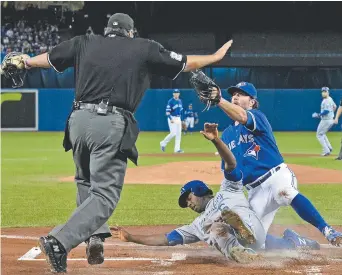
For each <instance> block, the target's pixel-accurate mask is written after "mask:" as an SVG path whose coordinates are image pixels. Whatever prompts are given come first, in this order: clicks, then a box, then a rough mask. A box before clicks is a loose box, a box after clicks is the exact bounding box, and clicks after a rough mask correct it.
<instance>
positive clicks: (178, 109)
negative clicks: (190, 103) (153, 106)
mask: <svg viewBox="0 0 342 275" xmlns="http://www.w3.org/2000/svg"><path fill="white" fill-rule="evenodd" d="M182 111H183V104H182V100H180V99H174V98H171V99H170V100H169V101H168V102H167V106H166V112H167V113H170V115H171V116H181V114H182Z"/></svg>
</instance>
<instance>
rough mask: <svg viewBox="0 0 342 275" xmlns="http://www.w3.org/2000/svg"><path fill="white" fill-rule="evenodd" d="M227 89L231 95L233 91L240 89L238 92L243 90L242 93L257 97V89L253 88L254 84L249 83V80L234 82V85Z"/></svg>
mask: <svg viewBox="0 0 342 275" xmlns="http://www.w3.org/2000/svg"><path fill="white" fill-rule="evenodd" d="M227 91H228V93H230V94H231V95H233V94H234V92H236V91H240V92H243V93H245V94H247V95H249V96H251V97H252V98H258V92H257V90H256V89H255V87H254V85H253V84H252V83H249V82H240V83H238V84H236V85H235V86H232V87H229V88H228V89H227Z"/></svg>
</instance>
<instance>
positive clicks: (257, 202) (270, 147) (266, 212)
mask: <svg viewBox="0 0 342 275" xmlns="http://www.w3.org/2000/svg"><path fill="white" fill-rule="evenodd" d="M228 92H229V93H230V94H231V95H232V103H231V102H229V101H227V100H225V99H223V98H222V99H221V100H220V103H219V104H218V106H219V107H220V108H221V109H222V110H223V111H224V112H225V113H226V114H227V115H228V116H229V117H230V118H231V119H233V121H235V122H234V124H233V125H234V130H235V132H236V135H237V136H238V141H237V142H236V144H235V146H239V147H240V150H241V155H242V158H241V159H242V160H240V162H242V163H241V164H242V165H240V167H242V171H243V185H244V186H245V187H246V189H247V191H248V200H249V203H250V207H251V208H252V209H253V210H254V211H255V212H256V213H257V215H258V217H259V218H260V219H261V221H262V223H263V226H264V229H265V231H266V232H267V231H268V229H269V227H270V225H271V223H272V222H273V219H274V216H275V214H276V212H277V211H278V209H279V207H281V206H288V205H291V206H292V208H293V209H294V210H295V211H296V212H297V214H298V215H299V216H300V217H301V218H302V219H303V220H305V221H307V222H308V223H310V224H312V225H313V226H315V227H316V228H317V229H318V230H319V231H320V232H322V234H323V235H324V236H325V237H326V239H327V240H328V241H329V242H330V243H331V244H333V245H336V246H340V245H341V244H342V233H340V232H338V231H336V230H334V229H333V228H332V227H331V226H329V225H328V224H327V223H326V222H325V220H324V219H323V217H322V216H321V215H320V213H319V212H318V211H317V209H316V208H315V207H314V206H313V205H312V203H311V202H310V201H309V200H308V199H307V198H306V197H305V196H303V195H302V194H300V193H299V192H298V190H297V179H296V176H295V174H294V173H293V172H292V171H291V170H290V169H289V167H288V166H287V165H286V164H285V163H284V160H283V157H282V155H281V154H280V152H279V149H278V146H277V144H276V141H275V138H274V136H273V133H272V128H271V125H270V124H269V122H268V120H267V118H266V116H265V115H264V114H263V113H262V112H261V111H259V110H258V101H257V90H256V89H255V87H254V85H253V84H251V83H247V82H241V83H239V84H237V85H236V86H233V87H230V88H228ZM238 161H239V159H238ZM238 165H239V164H238ZM267 237H268V236H267ZM273 241H274V243H275V244H276V243H277V241H278V240H276V238H270V239H268V240H266V244H267V243H268V244H269V245H270V246H272V243H273Z"/></svg>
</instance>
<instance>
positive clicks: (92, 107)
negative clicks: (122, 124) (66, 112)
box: [73, 101, 128, 115]
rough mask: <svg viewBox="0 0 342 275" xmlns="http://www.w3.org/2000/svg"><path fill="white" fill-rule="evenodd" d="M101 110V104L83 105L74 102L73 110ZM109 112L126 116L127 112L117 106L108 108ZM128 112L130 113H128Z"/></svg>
mask: <svg viewBox="0 0 342 275" xmlns="http://www.w3.org/2000/svg"><path fill="white" fill-rule="evenodd" d="M98 108H99V104H94V103H82V102H77V101H76V102H74V105H73V110H84V109H86V110H91V111H97V109H98ZM107 110H108V112H109V113H113V114H114V113H115V112H119V113H120V114H122V115H124V113H125V110H124V109H122V108H119V107H116V106H108V107H107ZM126 112H128V111H126Z"/></svg>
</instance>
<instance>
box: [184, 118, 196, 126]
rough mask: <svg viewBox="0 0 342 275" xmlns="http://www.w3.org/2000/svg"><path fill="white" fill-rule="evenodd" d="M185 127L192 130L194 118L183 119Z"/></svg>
mask: <svg viewBox="0 0 342 275" xmlns="http://www.w3.org/2000/svg"><path fill="white" fill-rule="evenodd" d="M185 125H186V128H189V126H190V128H194V126H195V118H194V117H187V118H186V119H185Z"/></svg>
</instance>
